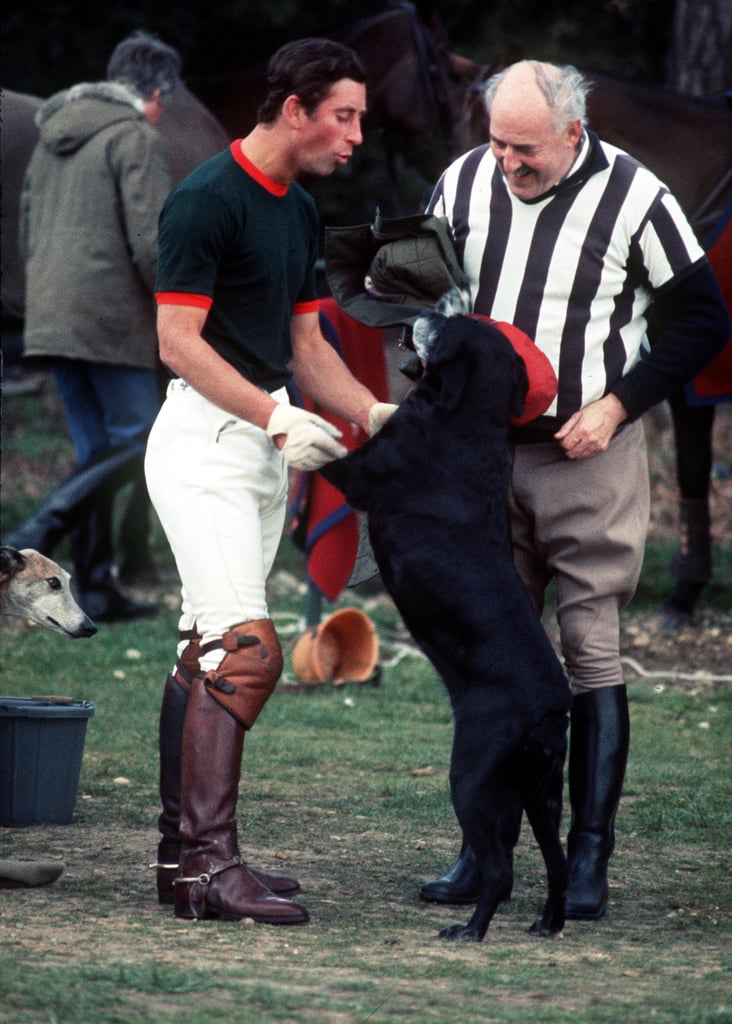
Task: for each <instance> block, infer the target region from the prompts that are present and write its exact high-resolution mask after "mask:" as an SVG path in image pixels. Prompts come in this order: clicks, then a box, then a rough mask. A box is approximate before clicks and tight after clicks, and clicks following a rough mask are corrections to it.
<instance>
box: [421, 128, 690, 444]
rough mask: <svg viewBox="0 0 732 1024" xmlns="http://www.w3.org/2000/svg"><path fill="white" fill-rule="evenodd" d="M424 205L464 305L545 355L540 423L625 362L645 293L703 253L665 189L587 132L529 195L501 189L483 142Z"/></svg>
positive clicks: (576, 402) (560, 417) (593, 393)
mask: <svg viewBox="0 0 732 1024" xmlns="http://www.w3.org/2000/svg"><path fill="white" fill-rule="evenodd" d="M428 209H429V212H430V213H435V214H437V215H441V216H445V217H447V219H448V221H449V223H450V224H451V225H452V228H453V232H454V238H455V243H456V249H457V253H458V258H459V259H460V261H461V263H462V265H463V267H464V269H465V271H466V273H467V275H468V278H469V280H470V283H471V299H472V303H473V308H474V310H475V312H477V313H482V314H485V315H489V316H492V317H494V318H495V319H496V320H506V321H508V322H509V323H514V324H516V325H517V326H518V327H520V328H521V329H522V330H523V331H525V332H526V333H527V334H528V335H529V337H531V338H533V339H534V340H535V342H536V344H537V346H538V347H539V348H540V349H541V350H542V351H543V352H544V353H545V354H546V355H547V356H548V357H549V359H550V360H551V362H552V365H553V367H554V370H555V372H556V374H557V377H558V380H559V391H558V395H557V398H556V399H555V401H554V403H553V404H552V406H551V407H550V408H549V409H548V410H547V417H548V419H546V422H547V424H549V423H550V422H552V421H553V422H555V423H556V422H557V421H559V422H563V421H564V420H566V419H567V417H568V416H570V415H571V414H572V413H573V412H575V411H577V410H578V409H579V408H581V407H583V406H584V405H587V404H588V403H589V402H592V401H595V400H596V399H599V398H602V397H603V395H605V394H606V393H607V392H608V390H609V389H610V388H611V387H612V386H613V384H614V383H615V382H616V381H617V380H618V379H619V378H620V377H622V376H623V375H624V374H626V373H627V372H628V371H629V370H630V369H631V367H633V366H634V365H635V363H636V362H637V361H638V359H639V358H640V355H641V352H642V351H643V350H644V349H647V347H648V342H647V337H646V328H647V320H646V313H647V311H648V307H649V306H650V304H651V302H652V301H653V297H654V295H658V294H662V293H663V291H664V289H667V288H669V287H671V286H673V284H674V283H675V282H676V281H679V280H681V279H683V278H684V276H686V275H688V274H689V273H690V272H691V271H692V270H693V269H694V268H695V267H696V266H697V265H699V263H700V261H703V260H704V258H705V257H704V252H703V250H702V249H701V247H700V245H699V243H698V242H697V240H696V238H695V236H694V234H693V232H692V230H691V228H690V226H689V224H688V222H687V220H686V218H685V216H684V214H683V213H682V211H681V209H680V207H679V205H678V203H677V202H676V200H675V199H674V198H673V196H672V195H671V194H670V193H669V191H668V189H667V188H666V187H665V186H664V185H663V184H662V183H661V182H660V181H659V180H658V179H657V178H656V177H655V176H654V175H653V174H652V173H651V172H650V171H648V170H647V169H646V168H644V167H643V166H642V165H640V164H639V163H638V162H637V161H635V160H634V159H633V158H631V157H630V156H628V155H627V154H626V153H624V152H622V151H621V150H619V149H616V148H615V147H613V146H610V145H608V144H606V143H604V142H601V141H600V140H599V139H598V138H597V137H596V136H595V135H594V134H593V133H592V132H587V133H586V135H585V139H584V142H583V146H582V149H581V151H580V154H579V156H578V160H577V164H576V169H575V170H573V171H572V173H571V174H570V175H569V176H568V177H567V178H566V179H565V180H564V181H562V182H561V183H560V184H559V185H557V186H555V188H553V189H551V190H550V191H549V192H548V193H546V194H545V195H543V196H540V197H539V198H537V199H534V200H530V201H528V202H527V201H524V200H521V199H518V198H516V197H515V196H513V195H512V193H511V192H510V190H509V189H508V187H507V186H506V183H505V181H504V178H503V174H502V172H501V169H500V167H499V166H498V164H497V163H496V160H495V158H494V156H493V154H492V152H491V149H490V145H485V146H480V147H478V148H477V149H473V150H471V151H470V152H468V153H466V154H464V155H463V156H462V157H460V158H458V160H456V161H455V162H454V163H453V164H451V166H450V167H449V168H448V169H447V170H446V171H445V173H444V174H443V176H442V178H441V179H440V181H439V182H438V184H437V186H436V188H435V191H434V193H433V196H432V198H431V200H430V204H429V208H428Z"/></svg>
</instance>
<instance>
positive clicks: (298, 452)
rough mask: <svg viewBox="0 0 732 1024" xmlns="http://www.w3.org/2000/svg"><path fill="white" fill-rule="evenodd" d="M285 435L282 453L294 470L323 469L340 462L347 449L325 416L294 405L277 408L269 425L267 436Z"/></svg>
mask: <svg viewBox="0 0 732 1024" xmlns="http://www.w3.org/2000/svg"><path fill="white" fill-rule="evenodd" d="M277 434H286V435H287V440H286V441H285V444H284V446H283V448H282V449H281V451H282V454H283V456H284V458H285V460H286V462H287V464H288V465H290V466H292V468H293V469H304V470H313V469H320V467H321V466H324V465H325V464H326V462H332V461H333V460H334V459H340V458H342V457H343V456H344V455H347V454H348V449H347V448H346V447H345V446H344V445H342V444H339V443H338V438H339V437H341V436H342V435H341V431H340V430H339V429H338V427H334V426H333V424H332V423H328V421H327V420H324V419H323V418H322V416H317V415H316V414H315V413H313V412H307V411H306V410H305V409H299V408H298V407H297V406H294V405H276V406H275V408H274V411H273V412H272V415H271V416H270V418H269V422H268V423H267V436H268V437H271V438H274V437H275V436H276V435H277Z"/></svg>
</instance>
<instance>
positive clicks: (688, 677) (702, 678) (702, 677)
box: [620, 658, 732, 683]
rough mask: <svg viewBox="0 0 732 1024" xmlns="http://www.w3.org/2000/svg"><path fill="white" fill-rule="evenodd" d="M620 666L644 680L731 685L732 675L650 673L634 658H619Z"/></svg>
mask: <svg viewBox="0 0 732 1024" xmlns="http://www.w3.org/2000/svg"><path fill="white" fill-rule="evenodd" d="M620 664H621V665H628V666H629V667H630V668H632V669H633V671H634V672H637V673H638V675H639V676H643V678H644V679H683V680H684V682H689V683H703V682H710V683H732V675H729V676H727V675H725V676H718V675H713V674H712V673H711V672H704V671H699V672H674V671H669V670H665V669H663V670H660V671H658V672H650V671H649V670H648V669H645V668H643V666H642V665H639V664H638V662H637V661H636V660H635V659H634V658H621V659H620Z"/></svg>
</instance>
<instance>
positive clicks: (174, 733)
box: [151, 632, 300, 905]
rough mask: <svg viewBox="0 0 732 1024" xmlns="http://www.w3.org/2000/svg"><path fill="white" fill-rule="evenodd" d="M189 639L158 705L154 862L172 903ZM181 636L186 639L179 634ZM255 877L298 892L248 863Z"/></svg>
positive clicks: (191, 654)
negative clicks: (159, 806) (158, 804)
mask: <svg viewBox="0 0 732 1024" xmlns="http://www.w3.org/2000/svg"><path fill="white" fill-rule="evenodd" d="M188 638H189V643H188V646H187V647H186V648H185V650H184V651H183V653H182V655H181V657H180V658H179V660H178V663H177V664H176V666H175V669H174V670H173V672H172V673H171V674H169V675H168V677H167V679H166V680H165V687H164V689H163V700H162V705H161V708H160V729H159V749H160V801H161V804H162V811H161V813H160V817H159V818H158V829H159V830H160V835H161V839H160V842H159V843H158V859H157V862H156V863H155V864H154V865H151V866H153V867H155V869H156V882H157V893H158V902H159V903H163V904H171V905H172V904H173V903H174V902H175V895H174V889H173V880H174V879H175V878H176V876H177V875H178V873H179V870H178V865H179V861H180V845H181V843H180V835H179V823H180V778H181V747H182V744H183V722H184V720H185V714H186V706H187V704H188V694H189V693H190V689H191V683H192V681H193V679H194V677H195V676H196V675H197V673H198V670H199V667H200V666H199V663H198V659H199V656H200V638H199V637H198V636H197V635H196V634H195V633H192V632H191V633H189V634H188ZM182 639H186V637H185V636H182ZM249 871H250V872H251V873H252V874H253V875H254V876H255V878H256V879H257V880H258V881H259V882H261V884H262V885H264V886H266V887H267V888H268V889H269V890H270V891H271V892H273V893H275V894H276V895H277V896H294V894H295V893H297V892H300V883H299V882H298V880H297V879H296V878H293V877H292V875H285V874H279V873H277V874H275V873H271V872H268V871H262V870H261V869H258V868H255V867H251V866H250V867H249Z"/></svg>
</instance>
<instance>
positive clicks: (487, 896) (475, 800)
mask: <svg viewBox="0 0 732 1024" xmlns="http://www.w3.org/2000/svg"><path fill="white" fill-rule="evenodd" d="M491 762H492V759H491ZM467 767H468V765H467V763H466V762H465V760H464V759H463V758H462V757H460V758H459V759H458V764H457V769H458V770H457V771H456V770H455V769H456V766H455V765H453V770H452V771H451V785H452V796H453V805H454V807H455V813H456V814H457V818H458V821H459V822H460V825H461V826H462V829H463V835H464V836H465V839H466V841H467V842H468V843H469V844H470V846H471V847H472V849H473V851H474V852H475V856H476V860H477V862H478V866H479V869H480V895H479V897H478V903H477V905H476V907H475V911H474V912H473V916H472V917H471V918H470V920H469V921H468V922H467V924H455V925H450V926H448V927H446V928H443V929H442V930H441V931H440V933H439V934H440V938H442V939H449V940H461V941H467V942H482V940H483V938H484V936H485V933H486V931H487V930H488V926H489V925H490V923H491V920H492V919H493V916H494V914H495V913H496V910H497V909H498V906H499V904H500V903H502V902H503V901H504V900H505V899H506V895H507V894H510V892H511V888H512V886H513V851H514V848H515V846H516V843H517V842H518V837H519V833H520V831H521V818H522V814H523V805H522V803H521V800H520V797H519V794H518V792H517V790H516V789H515V788H514V787H513V786H512V785H511V784H510V783H508V781H507V780H505V779H503V778H501V773H500V771H498V770H496V769H495V768H493V769H492V770H490V771H487V770H486V766H485V754H484V757H483V766H481V767H482V770H476V768H475V763H473V765H472V766H471V767H472V770H470V771H468V772H467V774H466V771H465V769H466V768H467Z"/></svg>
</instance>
